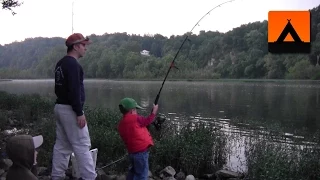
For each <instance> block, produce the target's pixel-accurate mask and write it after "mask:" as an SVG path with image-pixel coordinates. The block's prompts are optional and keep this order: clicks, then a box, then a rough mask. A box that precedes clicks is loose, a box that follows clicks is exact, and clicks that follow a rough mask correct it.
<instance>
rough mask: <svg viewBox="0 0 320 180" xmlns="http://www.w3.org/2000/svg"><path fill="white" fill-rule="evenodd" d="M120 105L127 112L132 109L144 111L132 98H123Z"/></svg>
mask: <svg viewBox="0 0 320 180" xmlns="http://www.w3.org/2000/svg"><path fill="white" fill-rule="evenodd" d="M120 105H121V106H122V107H123V108H124V109H125V110H130V109H134V108H136V109H143V108H142V107H141V106H139V105H138V103H137V102H136V101H135V100H134V99H132V98H123V99H122V100H121V101H120Z"/></svg>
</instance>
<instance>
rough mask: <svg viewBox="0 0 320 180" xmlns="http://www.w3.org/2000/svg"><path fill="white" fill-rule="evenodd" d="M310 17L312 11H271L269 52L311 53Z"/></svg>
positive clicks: (269, 17) (269, 18)
mask: <svg viewBox="0 0 320 180" xmlns="http://www.w3.org/2000/svg"><path fill="white" fill-rule="evenodd" d="M310 16H311V13H310V11H269V14H268V49H269V52H271V53H310V51H311V45H310V34H311V33H310V32H311V18H310Z"/></svg>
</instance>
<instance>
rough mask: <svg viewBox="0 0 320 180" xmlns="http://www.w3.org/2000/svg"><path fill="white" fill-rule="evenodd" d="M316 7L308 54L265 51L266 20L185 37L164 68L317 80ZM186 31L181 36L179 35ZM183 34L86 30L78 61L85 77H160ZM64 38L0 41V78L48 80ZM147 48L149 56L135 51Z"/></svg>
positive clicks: (182, 75) (319, 19)
mask: <svg viewBox="0 0 320 180" xmlns="http://www.w3.org/2000/svg"><path fill="white" fill-rule="evenodd" d="M319 7H320V5H319V6H318V7H315V8H313V9H311V15H312V18H311V20H312V22H311V42H312V51H311V53H310V54H281V55H275V54H270V53H269V52H268V43H267V28H268V22H267V21H263V22H253V23H248V24H245V25H242V26H240V27H237V28H234V29H233V30H231V31H229V32H226V33H221V32H213V31H200V32H199V34H191V35H189V38H188V41H187V42H186V43H185V44H184V46H183V47H182V49H181V51H180V53H179V55H178V57H177V59H176V63H175V65H176V66H177V67H178V69H173V70H172V71H171V72H170V75H169V76H170V78H176V79H216V78H235V79H238V78H251V79H320V71H319V70H320V68H319V55H320V9H319ZM185 35H186V34H185ZM185 35H177V36H174V35H172V36H170V37H165V36H162V35H161V34H155V35H146V34H145V35H143V36H141V35H136V34H128V33H126V32H124V33H112V34H108V33H105V34H103V35H95V34H91V35H90V36H89V37H90V39H91V40H92V41H93V44H91V45H90V46H89V47H88V51H87V54H86V55H85V57H83V58H81V60H80V63H81V65H82V66H83V69H84V71H85V76H86V77H87V78H108V79H115V78H125V79H157V78H163V77H164V75H165V73H166V72H167V70H168V68H169V66H170V63H171V61H172V60H173V58H174V56H175V54H176V52H177V51H178V49H179V47H180V45H181V43H182V41H183V40H184V38H185ZM64 41H65V40H64V39H63V38H60V37H55V38H43V37H37V38H28V39H25V40H24V41H22V42H13V43H10V44H6V45H4V46H1V45H0V78H53V77H54V73H53V70H54V66H55V64H56V62H57V61H58V60H59V59H60V58H62V57H63V56H64V55H65V54H66V47H65V46H64ZM142 50H147V51H149V54H150V56H145V55H142V54H141V51H142Z"/></svg>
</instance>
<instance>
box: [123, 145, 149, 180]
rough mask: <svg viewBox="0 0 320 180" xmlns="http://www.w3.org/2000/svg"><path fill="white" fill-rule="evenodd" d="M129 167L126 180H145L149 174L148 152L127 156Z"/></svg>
mask: <svg viewBox="0 0 320 180" xmlns="http://www.w3.org/2000/svg"><path fill="white" fill-rule="evenodd" d="M129 160H130V163H131V167H130V168H129V173H128V175H127V180H147V179H149V178H148V174H149V151H148V150H146V151H144V152H138V153H134V154H129Z"/></svg>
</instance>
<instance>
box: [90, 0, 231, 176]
mask: <svg viewBox="0 0 320 180" xmlns="http://www.w3.org/2000/svg"><path fill="white" fill-rule="evenodd" d="M232 1H235V0H229V1H225V2H223V3H221V4H219V5H217V6H216V7H214V8H212V9H211V10H210V11H208V12H207V13H206V14H205V15H204V16H202V17H201V19H200V20H199V21H198V22H197V23H196V24H195V25H194V26H193V28H192V29H191V31H189V33H187V36H186V38H185V39H184V41H183V42H182V44H181V45H180V48H179V49H178V51H177V53H176V55H175V56H174V58H173V60H172V62H171V64H170V67H169V69H168V71H167V73H166V76H165V78H164V80H163V81H162V84H161V88H160V90H159V92H158V94H157V96H156V99H155V101H154V104H155V105H157V104H158V101H159V98H160V93H161V91H162V88H163V85H164V83H165V81H166V79H167V77H168V74H169V72H170V70H171V68H173V67H174V68H177V67H175V66H174V61H175V60H176V58H177V56H178V54H179V52H180V50H181V48H182V46H183V45H184V43H185V42H186V41H187V39H188V37H189V35H188V34H191V33H192V31H193V29H194V28H195V27H196V26H197V25H199V22H200V21H201V20H202V19H203V18H204V17H205V16H207V15H209V14H210V12H211V11H213V10H214V9H216V8H218V7H220V6H222V5H223V4H226V3H229V2H232ZM164 121H165V118H164V117H157V118H156V120H155V121H154V122H153V123H152V124H153V125H154V126H155V128H156V129H157V130H159V129H160V128H161V124H162V123H163V122H164ZM127 155H128V153H126V154H125V155H123V156H122V157H121V158H119V159H117V160H116V161H113V162H111V163H109V164H107V165H105V166H103V167H100V168H96V171H98V170H100V169H104V168H107V167H109V166H111V165H113V164H116V163H118V162H120V161H122V160H124V159H125V157H126V156H127Z"/></svg>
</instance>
